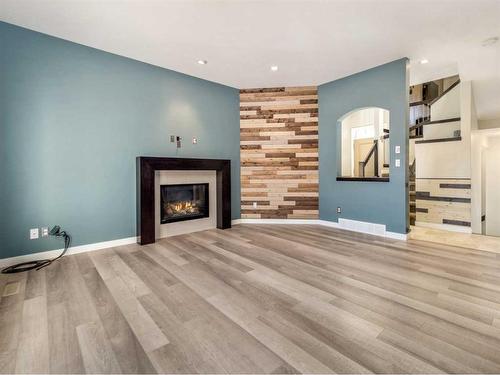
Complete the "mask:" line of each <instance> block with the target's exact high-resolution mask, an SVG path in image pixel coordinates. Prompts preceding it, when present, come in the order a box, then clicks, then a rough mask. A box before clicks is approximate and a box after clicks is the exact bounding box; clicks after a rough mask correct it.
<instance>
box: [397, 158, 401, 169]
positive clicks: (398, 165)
mask: <svg viewBox="0 0 500 375" xmlns="http://www.w3.org/2000/svg"><path fill="white" fill-rule="evenodd" d="M396 167H397V168H399V167H401V159H396Z"/></svg>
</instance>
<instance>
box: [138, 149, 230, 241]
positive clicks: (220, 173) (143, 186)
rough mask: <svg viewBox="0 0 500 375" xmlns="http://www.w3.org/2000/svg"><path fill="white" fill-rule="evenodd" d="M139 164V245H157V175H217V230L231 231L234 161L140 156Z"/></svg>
mask: <svg viewBox="0 0 500 375" xmlns="http://www.w3.org/2000/svg"><path fill="white" fill-rule="evenodd" d="M136 163H137V200H136V202H137V237H138V238H137V240H138V241H137V242H138V243H139V244H141V245H147V244H150V243H154V242H155V237H156V236H155V225H156V224H155V172H156V171H169V170H172V171H180V170H185V171H196V170H198V171H203V170H213V171H215V172H216V180H217V181H216V198H217V199H216V208H217V228H219V229H227V228H231V172H230V169H231V161H230V160H224V159H191V158H163V157H147V156H139V157H137V160H136Z"/></svg>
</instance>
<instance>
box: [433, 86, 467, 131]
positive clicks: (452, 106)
mask: <svg viewBox="0 0 500 375" xmlns="http://www.w3.org/2000/svg"><path fill="white" fill-rule="evenodd" d="M462 84H463V82H462V83H460V84H458V85H457V86H455V87H454V88H453V89H451V91H450V92H448V93H447V94H446V95H444V96H443V97H441V98H440V99H439V100H438V101H437V102H435V103H434V104H432V105H431V120H432V121H436V120H444V119H448V118H453V117H460V91H461V86H462Z"/></svg>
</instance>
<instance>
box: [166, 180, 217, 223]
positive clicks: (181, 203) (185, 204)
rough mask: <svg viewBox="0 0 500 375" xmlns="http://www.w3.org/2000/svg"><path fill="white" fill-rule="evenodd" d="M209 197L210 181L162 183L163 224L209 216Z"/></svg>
mask: <svg viewBox="0 0 500 375" xmlns="http://www.w3.org/2000/svg"><path fill="white" fill-rule="evenodd" d="M208 197H209V195H208V183H203V184H176V185H160V222H161V224H167V223H173V222H176V221H184V220H194V219H201V218H204V217H208V216H209V198H208Z"/></svg>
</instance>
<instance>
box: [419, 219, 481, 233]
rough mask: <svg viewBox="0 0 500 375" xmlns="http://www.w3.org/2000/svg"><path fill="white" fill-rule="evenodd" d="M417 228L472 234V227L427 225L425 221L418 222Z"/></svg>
mask: <svg viewBox="0 0 500 375" xmlns="http://www.w3.org/2000/svg"><path fill="white" fill-rule="evenodd" d="M415 226H416V227H422V228H432V229H441V230H447V231H449V232H458V233H472V228H471V227H464V226H461V225H452V224H439V223H426V222H423V221H416V222H415Z"/></svg>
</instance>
